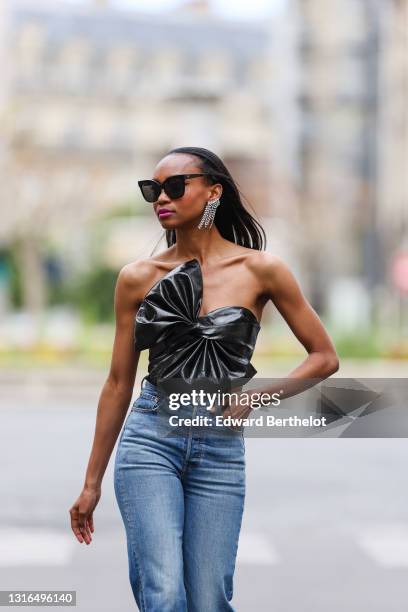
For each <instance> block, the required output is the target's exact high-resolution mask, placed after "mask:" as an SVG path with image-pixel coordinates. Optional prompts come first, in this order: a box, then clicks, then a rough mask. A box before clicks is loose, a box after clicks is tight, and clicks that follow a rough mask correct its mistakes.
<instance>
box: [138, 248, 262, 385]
mask: <svg viewBox="0 0 408 612" xmlns="http://www.w3.org/2000/svg"><path fill="white" fill-rule="evenodd" d="M202 294H203V278H202V271H201V266H200V263H199V261H198V260H197V259H191V260H189V261H186V262H184V263H182V264H180V265H179V266H177V267H176V268H173V270H171V271H170V272H169V273H168V274H166V275H164V276H163V277H162V278H161V279H159V281H158V282H157V283H156V284H155V285H153V287H152V288H151V289H150V290H149V291H148V293H147V294H146V296H145V298H144V299H143V301H142V303H141V305H140V307H139V310H138V312H137V314H136V317H135V327H134V346H135V350H137V351H142V350H144V349H147V348H149V349H150V355H149V357H150V360H149V378H150V379H151V380H154V381H157V382H158V381H163V380H167V379H171V378H182V379H183V380H185V381H186V382H188V383H192V382H193V381H195V380H197V379H200V378H201V379H202V378H204V379H207V380H212V381H219V380H222V379H224V380H225V379H228V380H231V379H239V378H251V377H252V376H254V375H255V374H256V370H255V368H254V367H253V366H252V364H251V363H250V359H251V357H252V353H253V350H254V348H255V342H256V338H257V335H258V332H259V329H260V325H259V322H258V321H257V319H256V317H255V315H254V314H253V313H252V312H251V311H250V310H248V309H247V308H244V307H242V306H225V307H221V308H216V309H215V310H212V311H211V312H209V313H208V314H206V315H203V316H199V312H200V308H201V303H202Z"/></svg>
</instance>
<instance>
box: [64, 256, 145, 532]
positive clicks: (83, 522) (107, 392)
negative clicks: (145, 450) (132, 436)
mask: <svg viewBox="0 0 408 612" xmlns="http://www.w3.org/2000/svg"><path fill="white" fill-rule="evenodd" d="M137 263H138V262H136V263H132V264H127V265H125V266H124V267H123V268H122V269H121V270H120V272H119V275H118V278H117V281H116V287H115V297H114V305H115V320H116V329H115V338H114V343H113V350H112V360H111V365H110V371H109V374H108V377H107V380H106V382H105V383H104V385H103V388H102V392H101V394H100V398H99V402H98V409H97V415H96V425H95V433H94V439H93V444H92V449H91V453H90V457H89V461H88V466H87V469H86V474H85V481H84V485H83V490H82V492H81V494H80V495H79V497H78V499H77V500H76V501H75V502H74V504H73V505H72V507H71V508H70V510H69V513H70V515H71V528H72V530H73V532H74V534H75V536H76V538H77V539H78V541H79V542H81V543H82V542H83V541H85V542H86V544H90V542H91V540H92V537H91V532H92V533H93V531H94V523H93V511H94V509H95V507H96V505H97V503H98V501H99V499H100V496H101V485H102V478H103V475H104V473H105V470H106V467H107V465H108V463H109V458H110V456H111V453H112V450H113V448H114V446H115V443H116V440H117V438H118V435H119V432H120V430H121V428H122V425H123V422H124V419H125V416H126V413H127V410H128V408H129V403H130V401H131V399H132V393H133V386H134V383H135V377H136V369H137V364H138V362H139V356H140V353H139V352H137V351H135V350H134V345H133V325H134V317H135V314H136V312H137V310H138V307H139V304H140V301H141V297H140V284H141V283H140V275H139V274H138V273H137V268H138V265H137Z"/></svg>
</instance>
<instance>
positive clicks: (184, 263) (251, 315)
mask: <svg viewBox="0 0 408 612" xmlns="http://www.w3.org/2000/svg"><path fill="white" fill-rule="evenodd" d="M193 262H195V263H196V266H197V270H198V273H199V274H200V281H201V283H200V285H201V291H200V296H199V304H200V308H201V305H202V302H203V285H204V281H203V271H202V269H201V264H200V262H199V261H198V259H197V258H196V257H194V258H193V259H188V260H186V261H183V262H182V263H181V264H179V265H178V266H175V267H174V268H172V269H171V270H169V271H168V272H166V274H163V276H161V277H160V278H159V279H158V280H157V281H156V282H155V283H154V285H152V286H151V287H150V289H149V290H148V292H147V293H146V295H145V296H144V298H143V300H142V301H141V302H140V306H141V305H142V304H143V302H144V301H145V300H146V299H147V298H148V296H149V295H150V294H151V293H152V292H153V291H154V290H155V289H156V287H157V286H158V285H159V284H160V283H161V282H162V281H163V280H164V279H165V278H166V277H167V276H169V274H172V273H174V272H175V271H176V270H178V269H181V268H182V267H183V266H186V265H187V264H190V263H193ZM230 309H237V310H241V311H242V312H245V313H247V314H248V315H249V316H250V317H251V318H252V319H253V321H254V323H255V324H256V325H258V326H259V327H260V326H261V324H260V322H259V321H258V317H257V316H256V315H255V313H254V312H253V311H252V310H251V309H250V308H247V307H246V306H236V305H232V306H219V307H218V308H213V309H212V310H210V311H209V312H207V313H206V314H203V315H198V316H197V320H200V319H206V318H207V317H209V316H211V315H212V314H215V313H216V312H219V311H220V310H230Z"/></svg>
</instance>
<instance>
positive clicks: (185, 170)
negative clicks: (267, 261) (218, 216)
mask: <svg viewBox="0 0 408 612" xmlns="http://www.w3.org/2000/svg"><path fill="white" fill-rule="evenodd" d="M201 172H202V170H201V169H200V168H199V166H198V165H197V162H196V159H195V157H194V156H192V155H187V154H184V153H183V154H182V153H171V154H169V155H166V157H163V159H161V160H160V162H159V163H158V164H157V166H156V168H155V171H154V174H153V177H152V178H153V179H155V180H157V181H159V182H160V183H163V181H164V180H165V179H166V178H168V177H169V176H173V175H174V174H193V173H194V174H195V173H201ZM205 178H206V177H204V176H197V177H194V178H188V179H185V192H184V195H183V196H182V197H181V198H176V199H174V200H172V199H170V198H169V196H168V195H167V193H166V192H165V191H164V189H163V190H162V192H161V194H160V195H159V198H158V200H156V202H154V203H153V209H154V212H155V213H156V215H157V218H158V220H159V221H160V223H161V225H162V226H163V227H164V228H165V229H173V228H176V227H181V226H184V225H190V224H191V225H192V226H194V225H198V223H199V220H200V219H201V216H202V214H203V210H204V207H205V205H206V203H207V201H208V200H210V201H213V200H216V199H217V198H219V197H221V193H222V185H221V183H217V184H215V185H208V184H207V183H206V182H205ZM164 209H166V210H169V211H171V214H169V215H159V213H160V211H164Z"/></svg>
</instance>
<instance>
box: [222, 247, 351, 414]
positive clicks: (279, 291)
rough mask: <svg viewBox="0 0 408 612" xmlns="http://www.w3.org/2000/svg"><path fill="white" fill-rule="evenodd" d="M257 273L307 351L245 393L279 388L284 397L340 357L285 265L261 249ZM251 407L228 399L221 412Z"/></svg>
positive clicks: (323, 374) (330, 370) (326, 372)
mask: <svg viewBox="0 0 408 612" xmlns="http://www.w3.org/2000/svg"><path fill="white" fill-rule="evenodd" d="M257 274H259V278H260V279H262V281H261V282H262V285H263V287H264V295H265V296H266V297H268V298H269V299H270V300H272V302H273V303H274V305H275V306H276V308H277V309H278V311H279V312H280V314H281V315H282V316H283V318H284V319H285V321H286V322H287V324H288V325H289V327H290V329H291V330H292V332H293V333H294V335H295V336H296V338H297V339H298V340H299V341H300V342H301V343H302V344H303V346H304V347H305V349H306V351H307V353H308V355H307V357H306V358H305V359H304V360H303V361H302V362H301V363H300V364H299V365H298V366H297V367H296V368H295V369H294V370H291V371H290V372H289V374H288V375H287V377H286V378H283V379H274V383H273V384H271V385H267V386H265V387H262V388H257V389H251V390H250V391H247V392H245V394H246V395H252V394H255V395H257V396H258V397H259V393H268V394H269V395H272V394H273V393H277V392H279V396H280V398H281V399H284V398H285V397H290V396H292V395H296V394H297V393H300V392H301V391H304V390H305V389H307V388H309V387H312V386H314V385H316V384H317V383H318V382H320V381H321V380H324V379H325V378H327V377H329V376H330V375H331V374H334V372H337V370H338V369H339V358H338V356H337V353H336V349H335V347H334V345H333V342H332V341H331V339H330V337H329V335H328V333H327V331H326V329H325V328H324V326H323V324H322V322H321V320H320V318H319V317H318V315H317V313H316V311H315V310H314V309H313V308H312V306H311V305H310V304H309V302H308V301H307V299H306V298H305V296H304V295H303V292H302V290H301V288H300V286H299V284H298V282H297V280H296V278H295V276H294V275H293V273H292V272H291V271H290V269H289V268H288V266H287V265H286V264H285V263H284V262H283V261H282V260H281V259H280V258H279V257H277V256H274V255H272V254H270V253H265V252H264V253H262V255H261V256H260V258H259V259H258V263H257ZM250 411H251V409H249V408H248V405H246V406H245V407H244V406H242V407H241V406H239V402H231V404H230V406H229V407H227V408H226V410H225V411H224V413H223V414H224V416H226V415H231V416H235V417H241V416H243V417H244V418H245V416H247V415H248V413H249V412H250Z"/></svg>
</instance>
